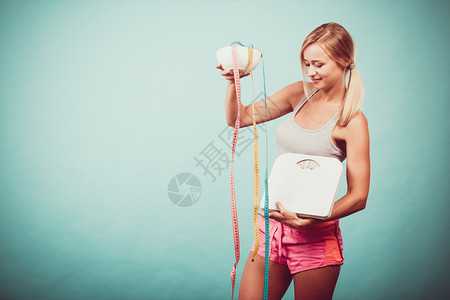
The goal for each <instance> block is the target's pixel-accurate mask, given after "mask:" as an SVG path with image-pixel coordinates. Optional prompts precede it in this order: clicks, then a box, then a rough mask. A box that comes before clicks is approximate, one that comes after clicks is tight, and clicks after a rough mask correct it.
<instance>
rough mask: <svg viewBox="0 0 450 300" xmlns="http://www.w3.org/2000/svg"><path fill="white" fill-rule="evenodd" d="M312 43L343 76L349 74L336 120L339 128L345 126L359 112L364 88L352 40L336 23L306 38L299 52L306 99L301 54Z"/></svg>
mask: <svg viewBox="0 0 450 300" xmlns="http://www.w3.org/2000/svg"><path fill="white" fill-rule="evenodd" d="M313 43H317V44H318V45H319V46H320V47H321V48H322V49H323V50H324V51H325V53H326V54H327V55H328V56H329V57H330V58H331V59H333V60H334V61H335V62H336V63H337V64H338V65H339V66H340V67H342V68H343V69H345V75H347V72H350V75H349V79H348V86H347V88H346V91H345V97H344V102H343V104H342V106H341V110H340V112H339V120H338V123H339V125H340V126H347V124H348V123H349V122H350V120H351V119H352V118H353V116H355V114H356V113H357V112H358V111H359V110H360V107H361V105H362V102H363V88H364V87H363V82H362V79H361V76H360V75H359V72H358V70H357V69H356V68H355V65H354V64H355V56H356V55H355V47H354V45H353V39H352V37H351V36H350V34H349V33H348V32H347V30H345V28H344V27H342V26H341V25H339V24H337V23H325V24H322V25H320V26H319V27H317V28H316V29H314V30H313V31H312V32H311V33H310V34H309V35H308V36H307V37H306V39H305V41H304V42H303V45H302V49H301V51H300V61H301V65H302V73H303V78H304V80H303V89H304V91H305V95H308V97H310V95H309V94H308V84H307V82H306V78H308V76H307V74H306V71H305V65H304V56H303V53H304V51H305V49H306V48H307V47H308V46H309V45H311V44H313Z"/></svg>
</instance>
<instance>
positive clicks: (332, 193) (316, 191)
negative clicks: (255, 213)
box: [260, 153, 344, 219]
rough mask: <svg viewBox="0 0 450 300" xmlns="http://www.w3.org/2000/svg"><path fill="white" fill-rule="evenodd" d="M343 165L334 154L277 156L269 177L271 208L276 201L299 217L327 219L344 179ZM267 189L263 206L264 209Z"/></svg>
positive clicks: (273, 209) (274, 209) (289, 154)
mask: <svg viewBox="0 0 450 300" xmlns="http://www.w3.org/2000/svg"><path fill="white" fill-rule="evenodd" d="M343 170H344V167H343V165H342V163H341V162H340V161H339V160H338V159H336V158H332V157H324V156H315V155H305V154H299V153H284V154H281V155H280V156H278V157H277V158H276V159H275V162H274V164H273V167H272V170H271V172H270V176H269V179H268V185H269V187H268V190H269V211H277V210H278V208H277V206H276V204H275V202H277V201H278V202H280V203H281V204H283V206H284V207H285V208H286V209H288V210H290V211H293V212H295V213H296V214H297V215H298V216H299V217H308V218H316V219H327V218H328V217H330V215H331V211H332V209H333V204H334V200H335V199H336V195H337V192H338V189H339V185H340V183H341V179H342V174H343ZM264 199H265V192H264V193H263V196H262V198H261V202H260V207H261V209H264Z"/></svg>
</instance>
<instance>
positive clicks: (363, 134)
mask: <svg viewBox="0 0 450 300" xmlns="http://www.w3.org/2000/svg"><path fill="white" fill-rule="evenodd" d="M345 135H346V138H345V141H346V145H347V146H346V147H347V193H346V194H345V196H344V197H342V198H341V199H339V200H338V201H336V202H335V203H334V206H333V210H332V212H331V216H330V217H329V218H328V219H327V220H325V221H331V220H336V219H340V218H343V217H345V216H348V215H351V214H353V213H355V212H357V211H360V210H363V209H364V208H365V207H366V202H367V197H368V195H369V185H370V140H369V126H368V123H367V119H366V117H365V116H364V114H363V113H362V112H359V113H357V114H356V115H355V117H354V118H353V119H352V120H351V121H350V123H348V125H347V127H346V134H345Z"/></svg>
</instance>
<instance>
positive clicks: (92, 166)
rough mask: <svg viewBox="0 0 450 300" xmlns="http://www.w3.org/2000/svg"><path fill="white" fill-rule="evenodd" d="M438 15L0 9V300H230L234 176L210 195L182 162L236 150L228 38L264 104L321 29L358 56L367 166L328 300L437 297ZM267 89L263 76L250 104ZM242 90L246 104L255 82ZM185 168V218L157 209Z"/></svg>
mask: <svg viewBox="0 0 450 300" xmlns="http://www.w3.org/2000/svg"><path fill="white" fill-rule="evenodd" d="M448 12H449V5H448V2H446V1H417V0H415V1H370V2H369V1H351V0H347V1H330V0H326V1H314V2H311V1H277V2H276V3H275V1H274V2H269V1H246V2H238V1H220V2H219V1H217V2H213V1H190V2H189V3H187V2H183V1H165V2H163V1H160V2H154V1H1V4H0V66H1V68H0V146H1V148H0V155H1V156H0V164H1V165H0V166H1V169H0V170H1V173H0V184H1V186H0V187H1V189H0V197H1V198H0V201H1V202H0V214H1V216H0V228H1V229H0V265H1V270H2V271H1V272H0V298H2V299H229V298H230V296H231V283H230V270H231V267H232V265H233V263H234V248H233V239H232V227H231V213H230V199H229V198H230V196H229V169H228V170H226V171H224V172H223V173H222V174H220V176H219V175H218V176H217V180H216V181H215V182H212V180H211V177H209V176H208V175H205V174H204V172H203V170H202V169H201V168H200V167H198V166H196V165H195V161H194V157H199V155H200V153H201V152H202V150H204V149H205V147H206V146H207V145H208V144H209V143H210V142H214V144H215V145H216V146H218V147H219V148H220V149H221V150H222V151H223V152H224V153H227V155H229V154H230V151H229V148H227V145H226V144H225V143H223V142H222V143H221V141H220V138H219V135H220V133H221V132H222V130H224V129H225V128H226V124H225V113H224V96H225V90H226V81H225V79H224V78H222V77H221V76H220V75H219V72H218V70H216V69H215V68H214V65H215V63H216V57H215V53H216V50H217V49H219V48H221V47H224V46H227V45H229V44H230V43H231V42H233V41H235V40H238V41H241V42H242V43H244V44H250V43H252V44H253V45H254V46H255V48H257V49H259V50H261V51H263V53H264V57H265V70H266V82H267V93H268V95H272V94H274V93H275V92H276V91H278V90H279V89H281V88H282V87H284V86H286V85H287V84H290V83H292V82H295V81H298V80H301V69H300V64H299V51H300V46H301V44H302V42H303V40H304V38H305V37H306V35H307V34H308V33H309V32H311V31H312V30H313V29H314V28H316V27H317V26H319V25H320V24H322V23H325V22H330V21H334V22H338V23H340V24H342V25H343V26H344V27H346V29H347V30H348V31H349V32H350V33H351V35H352V37H353V39H354V41H355V43H356V45H357V61H356V63H357V67H358V69H359V71H360V73H361V76H362V78H363V80H364V82H365V87H366V94H365V95H366V96H365V100H364V101H365V102H364V105H363V111H364V113H365V115H366V117H367V119H368V121H369V128H370V134H371V163H372V178H371V190H370V195H369V199H368V202H367V207H366V209H365V210H363V211H361V212H358V213H356V214H354V215H351V216H349V217H346V218H343V219H342V220H341V229H342V234H343V239H344V257H345V263H344V265H343V267H342V269H341V275H340V277H339V280H338V284H337V287H336V291H335V299H346V300H348V299H443V298H442V297H444V296H443V295H445V294H447V293H449V292H450V289H449V285H448V282H449V280H450V277H449V275H448V269H449V267H450V263H449V255H448V254H449V250H448V246H449V243H448V233H449V229H450V228H449V221H448V211H449V202H448V201H449V199H450V193H449V182H450V180H449V175H448V170H449V167H450V164H449V159H448V146H449V128H450V127H449V125H450V124H449V118H448V114H449V112H450V111H449V104H448V101H449V96H450V95H449V86H450V85H449V79H448V78H449V76H448V70H449V67H450V64H449V58H448V53H449V50H450V49H449V34H448V30H449V13H448ZM262 82H263V81H262V68H261V67H258V68H257V69H255V93H256V94H259V93H260V92H261V91H262V90H263V85H262ZM242 86H243V99H244V100H243V101H244V103H245V104H248V103H250V101H251V80H250V79H249V78H248V77H247V78H245V79H243V80H242ZM259 95H260V94H259ZM259 98H261V97H259ZM279 122H280V120H275V121H273V122H270V123H269V124H268V138H269V153H268V154H267V153H266V151H265V149H264V148H263V147H261V148H260V151H261V157H260V159H261V161H262V162H264V161H265V158H266V157H267V155H268V158H269V161H272V160H273V158H274V156H275V143H274V132H275V128H276V125H277V124H278V123H279ZM265 141H266V140H265V138H264V137H262V138H261V140H260V143H261V145H264V143H265ZM252 164H253V154H252V150H251V146H250V147H249V148H248V149H246V150H245V151H242V155H241V156H240V157H239V158H237V159H236V161H235V174H236V175H235V176H236V182H237V183H236V189H237V201H238V215H239V225H240V230H241V231H240V233H241V253H242V258H241V261H240V263H239V265H238V279H237V287H239V281H240V278H241V275H242V270H243V266H244V262H245V259H246V257H247V255H248V253H249V251H250V246H251V243H252V241H253V231H252V230H253V229H252V224H251V214H252V212H251V206H252V193H253V186H252V184H253V183H252V182H253V171H252ZM263 168H264V164H263V163H262V164H261V169H262V170H263ZM182 172H190V173H192V174H194V175H196V176H197V177H198V178H199V179H200V181H201V182H202V187H203V190H202V195H201V198H200V199H199V201H198V202H197V203H196V204H195V205H193V206H191V207H185V208H182V207H178V206H176V205H174V204H173V203H172V202H171V201H170V200H169V198H168V194H167V185H168V182H169V181H170V179H171V178H172V177H173V176H175V175H176V174H178V173H182ZM344 193H345V184H343V185H342V186H341V190H340V196H342V195H343V194H344ZM284 299H293V289H292V286H291V288H290V290H289V291H288V292H287V294H286V296H285V297H284Z"/></svg>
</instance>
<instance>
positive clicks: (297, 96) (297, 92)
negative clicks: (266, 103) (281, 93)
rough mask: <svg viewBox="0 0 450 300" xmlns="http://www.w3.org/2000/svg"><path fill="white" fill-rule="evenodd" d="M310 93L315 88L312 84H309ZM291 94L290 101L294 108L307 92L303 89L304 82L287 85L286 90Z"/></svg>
mask: <svg viewBox="0 0 450 300" xmlns="http://www.w3.org/2000/svg"><path fill="white" fill-rule="evenodd" d="M306 84H307V87H308V91H311V90H312V89H313V88H314V84H313V83H312V82H307V83H306ZM284 89H285V90H286V91H287V92H288V93H289V101H290V104H291V106H292V108H294V107H295V106H296V105H297V104H298V103H299V102H300V101H301V100H302V99H303V98H304V97H305V90H304V89H303V81H296V82H294V83H291V84H289V85H287V86H286V87H285V88H284Z"/></svg>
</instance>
